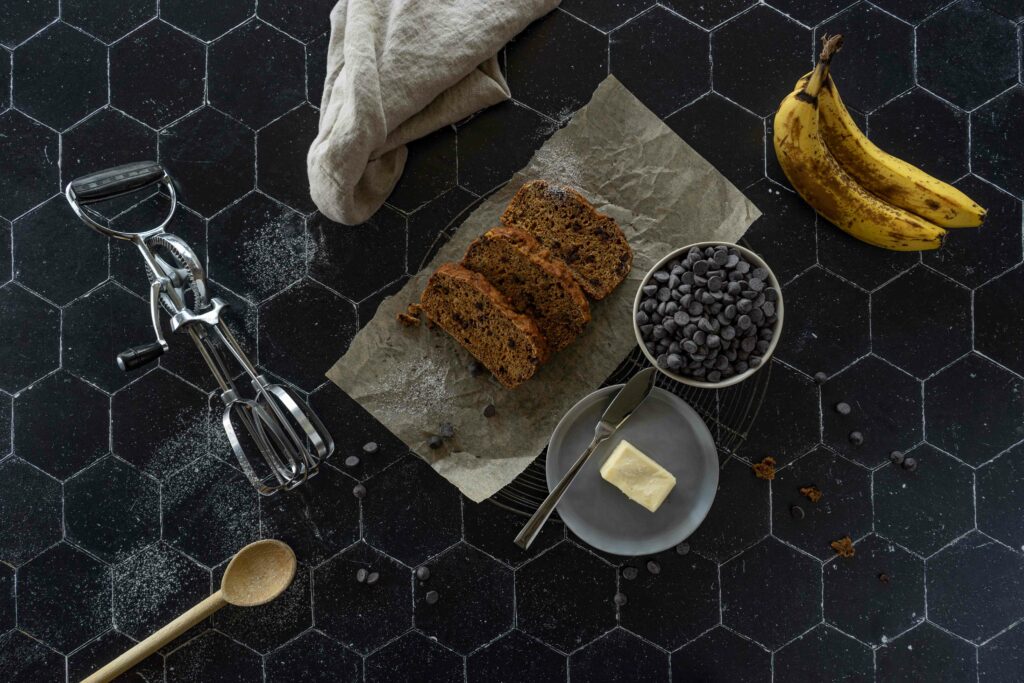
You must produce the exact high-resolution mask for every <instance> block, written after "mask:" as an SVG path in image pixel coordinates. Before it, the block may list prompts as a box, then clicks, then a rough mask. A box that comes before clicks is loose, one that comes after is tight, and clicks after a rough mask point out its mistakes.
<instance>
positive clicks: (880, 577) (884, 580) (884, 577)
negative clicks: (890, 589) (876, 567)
mask: <svg viewBox="0 0 1024 683" xmlns="http://www.w3.org/2000/svg"><path fill="white" fill-rule="evenodd" d="M878 580H879V581H881V582H882V583H889V582H890V581H892V577H890V576H889V575H888V574H886V573H885V572H882V573H881V574H879V575H878Z"/></svg>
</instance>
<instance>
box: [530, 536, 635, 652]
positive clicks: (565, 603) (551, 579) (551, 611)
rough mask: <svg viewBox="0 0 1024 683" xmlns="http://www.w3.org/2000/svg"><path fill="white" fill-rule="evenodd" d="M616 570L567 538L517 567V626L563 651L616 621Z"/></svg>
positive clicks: (583, 642)
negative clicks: (613, 600) (614, 599)
mask: <svg viewBox="0 0 1024 683" xmlns="http://www.w3.org/2000/svg"><path fill="white" fill-rule="evenodd" d="M614 595H615V575H614V570H613V569H612V567H610V566H609V565H608V564H606V563H605V562H603V561H602V560H600V559H598V558H597V557H596V556H595V555H592V554H590V553H588V552H587V551H585V550H583V549H582V548H580V547H579V546H577V545H575V544H573V543H569V542H568V541H566V542H563V543H560V544H559V545H557V546H555V547H554V548H552V549H551V550H549V551H548V552H546V553H544V554H543V555H541V556H540V557H538V558H537V559H535V560H532V561H530V562H529V563H527V564H526V565H525V566H523V567H521V568H520V569H518V570H517V571H516V612H517V614H518V617H519V618H518V620H517V625H518V627H519V628H520V629H522V630H523V631H525V632H526V633H528V634H530V635H532V636H534V637H536V638H539V639H540V640H542V641H543V642H545V643H548V644H549V645H552V646H553V647H556V648H558V649H559V650H562V651H564V652H571V651H572V650H575V649H576V648H578V647H579V646H580V645H583V644H585V643H588V642H590V641H591V640H593V639H594V638H596V637H597V636H599V635H601V634H602V633H604V632H605V631H608V630H610V629H611V628H612V627H613V626H615V605H614V603H613V602H612V598H613V597H614Z"/></svg>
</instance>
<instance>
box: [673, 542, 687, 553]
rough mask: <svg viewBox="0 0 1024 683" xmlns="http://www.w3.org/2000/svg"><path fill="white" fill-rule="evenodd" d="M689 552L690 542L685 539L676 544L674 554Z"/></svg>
mask: <svg viewBox="0 0 1024 683" xmlns="http://www.w3.org/2000/svg"><path fill="white" fill-rule="evenodd" d="M689 552H690V544H689V543H687V542H685V541H683V542H682V543H680V544H679V545H677V546H676V554H678V555H688V554H689Z"/></svg>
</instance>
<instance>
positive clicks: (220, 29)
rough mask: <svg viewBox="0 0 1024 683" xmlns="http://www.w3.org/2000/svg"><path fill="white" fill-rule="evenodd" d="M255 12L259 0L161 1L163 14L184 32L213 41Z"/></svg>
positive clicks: (162, 15)
mask: <svg viewBox="0 0 1024 683" xmlns="http://www.w3.org/2000/svg"><path fill="white" fill-rule="evenodd" d="M255 13H256V0H222V1H221V2H218V3H217V4H216V5H213V6H211V5H210V4H209V3H207V2H204V0H161V2H160V17H161V18H162V19H163V20H164V21H167V22H169V23H171V24H172V25H174V26H177V27H178V28H180V29H181V30H182V31H185V32H186V33H189V34H191V35H194V36H197V37H199V38H202V39H203V40H213V39H214V38H216V37H217V36H219V35H221V34H223V33H224V32H225V31H228V30H229V29H231V28H233V27H235V26H238V25H239V24H241V23H242V22H243V21H245V20H246V19H248V18H249V17H251V16H252V15H253V14H255Z"/></svg>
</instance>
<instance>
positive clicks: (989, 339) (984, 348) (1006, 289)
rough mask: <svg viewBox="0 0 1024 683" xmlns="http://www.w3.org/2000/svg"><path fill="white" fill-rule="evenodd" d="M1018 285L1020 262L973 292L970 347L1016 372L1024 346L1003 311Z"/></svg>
mask: <svg viewBox="0 0 1024 683" xmlns="http://www.w3.org/2000/svg"><path fill="white" fill-rule="evenodd" d="M1018 217H1019V214H1018ZM1022 287H1024V266H1017V267H1016V268H1014V269H1013V270H1011V271H1010V272H1008V273H1004V274H1003V275H1001V276H1000V277H998V278H996V279H995V280H993V281H991V282H989V283H987V284H985V285H984V286H983V287H980V288H978V290H977V291H976V292H975V293H974V329H975V332H974V348H975V349H977V350H978V351H979V352H981V353H983V354H985V355H986V356H988V357H990V358H992V359H994V360H996V361H998V362H999V363H1001V364H1003V365H1005V366H1006V367H1008V368H1010V369H1011V370H1015V371H1016V372H1018V373H1020V372H1024V348H1022V347H1021V344H1020V343H1019V342H1018V341H1017V340H1016V339H1015V337H1016V334H1015V331H1014V329H1013V319H1012V316H1008V315H1007V314H1006V313H1007V310H1008V307H1009V306H1013V305H1014V304H1015V302H1016V301H1017V299H1018V298H1019V297H1020V296H1021V293H1022V292H1024V289H1022Z"/></svg>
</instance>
